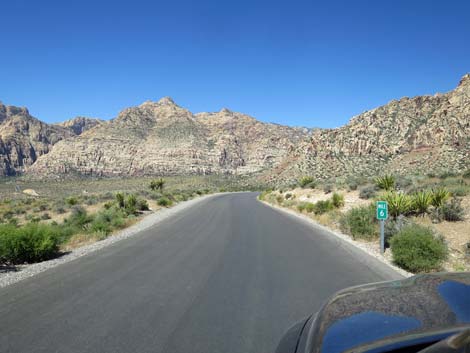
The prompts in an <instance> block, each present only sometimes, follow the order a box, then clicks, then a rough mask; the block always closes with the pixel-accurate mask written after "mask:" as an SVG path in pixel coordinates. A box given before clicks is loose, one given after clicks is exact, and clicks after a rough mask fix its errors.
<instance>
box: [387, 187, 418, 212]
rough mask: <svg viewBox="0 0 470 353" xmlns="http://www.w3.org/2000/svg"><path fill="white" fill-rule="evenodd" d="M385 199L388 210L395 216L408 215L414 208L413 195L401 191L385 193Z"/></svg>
mask: <svg viewBox="0 0 470 353" xmlns="http://www.w3.org/2000/svg"><path fill="white" fill-rule="evenodd" d="M384 200H385V201H387V203H388V211H389V213H390V216H391V217H393V218H397V217H398V216H399V215H406V214H408V213H409V212H410V210H411V209H412V201H411V197H410V196H408V195H406V194H404V193H401V192H395V191H391V192H388V193H386V194H385V195H384Z"/></svg>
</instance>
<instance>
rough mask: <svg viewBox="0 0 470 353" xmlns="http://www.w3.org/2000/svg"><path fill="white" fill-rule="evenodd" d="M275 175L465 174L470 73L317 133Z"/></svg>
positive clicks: (469, 164) (469, 163)
mask: <svg viewBox="0 0 470 353" xmlns="http://www.w3.org/2000/svg"><path fill="white" fill-rule="evenodd" d="M287 159H288V161H286V163H285V165H286V167H285V168H283V169H282V170H277V171H276V173H271V174H270V175H271V176H272V177H275V178H279V177H280V178H283V179H286V178H287V179H289V178H292V176H296V175H297V176H298V175H304V174H310V175H313V176H315V177H317V178H322V179H324V178H328V177H340V176H347V175H365V176H369V175H376V174H380V173H385V172H395V173H421V174H427V173H431V172H433V173H440V172H444V171H453V172H460V171H463V170H465V169H467V168H470V75H469V74H467V75H465V76H464V77H463V78H462V79H461V81H460V84H459V85H458V87H457V88H456V89H455V90H453V91H451V92H448V93H446V94H436V95H434V96H418V97H414V98H408V97H405V98H402V99H399V100H394V101H391V102H390V103H388V104H386V105H384V106H382V107H379V108H376V109H373V110H370V111H367V112H365V113H363V114H360V115H358V116H355V117H353V118H352V119H351V121H350V122H349V124H347V125H345V126H343V127H340V128H337V129H325V130H317V131H315V132H314V133H313V134H312V136H311V138H310V140H309V141H308V142H306V143H303V144H301V145H299V146H298V148H297V149H295V150H294V151H293V152H292V153H291V154H290V155H289V157H288V158H287Z"/></svg>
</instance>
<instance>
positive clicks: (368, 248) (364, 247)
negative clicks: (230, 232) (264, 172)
mask: <svg viewBox="0 0 470 353" xmlns="http://www.w3.org/2000/svg"><path fill="white" fill-rule="evenodd" d="M258 201H260V202H262V203H263V204H265V205H267V206H269V207H272V208H274V209H276V210H280V211H282V212H285V213H287V214H289V215H291V216H293V217H296V218H298V219H301V220H303V221H304V222H306V223H308V224H309V225H310V226H311V227H312V228H314V229H321V230H323V231H325V232H328V233H329V234H331V235H332V236H334V237H336V238H338V239H339V240H340V241H343V242H346V243H348V244H350V245H352V246H353V247H355V248H356V249H358V250H360V251H361V252H362V253H365V254H367V255H369V256H372V257H373V258H375V259H377V260H378V261H380V262H382V263H383V264H385V265H387V266H388V267H390V269H392V270H394V271H395V272H397V273H399V274H400V275H402V276H403V277H411V276H414V274H413V273H410V272H407V271H405V270H403V269H401V268H400V267H398V266H395V265H394V264H393V263H392V261H391V258H390V257H386V256H383V255H382V254H380V250H379V248H378V246H373V245H372V244H368V243H361V242H357V241H354V240H353V239H351V237H349V236H347V235H346V234H343V233H341V232H337V231H334V230H332V229H330V228H328V227H325V226H323V225H321V224H319V223H317V222H315V221H314V220H313V219H311V218H310V217H307V216H306V215H304V214H300V213H297V212H295V211H293V210H291V209H288V208H284V207H280V206H277V205H273V204H271V203H269V202H266V201H262V200H258Z"/></svg>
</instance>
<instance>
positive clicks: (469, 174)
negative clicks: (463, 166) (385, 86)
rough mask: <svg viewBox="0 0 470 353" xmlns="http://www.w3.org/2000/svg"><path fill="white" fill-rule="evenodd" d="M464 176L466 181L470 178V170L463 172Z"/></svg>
mask: <svg viewBox="0 0 470 353" xmlns="http://www.w3.org/2000/svg"><path fill="white" fill-rule="evenodd" d="M462 176H463V177H464V178H466V179H469V178H470V169H467V170H466V171H465V172H463V174H462Z"/></svg>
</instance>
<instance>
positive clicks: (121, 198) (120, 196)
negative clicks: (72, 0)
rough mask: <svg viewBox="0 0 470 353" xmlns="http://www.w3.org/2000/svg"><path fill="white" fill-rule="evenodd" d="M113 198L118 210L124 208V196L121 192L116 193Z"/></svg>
mask: <svg viewBox="0 0 470 353" xmlns="http://www.w3.org/2000/svg"><path fill="white" fill-rule="evenodd" d="M115 198H116V203H117V206H118V207H119V208H124V207H125V206H126V205H125V196H124V194H123V193H122V192H118V193H116V195H115Z"/></svg>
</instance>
